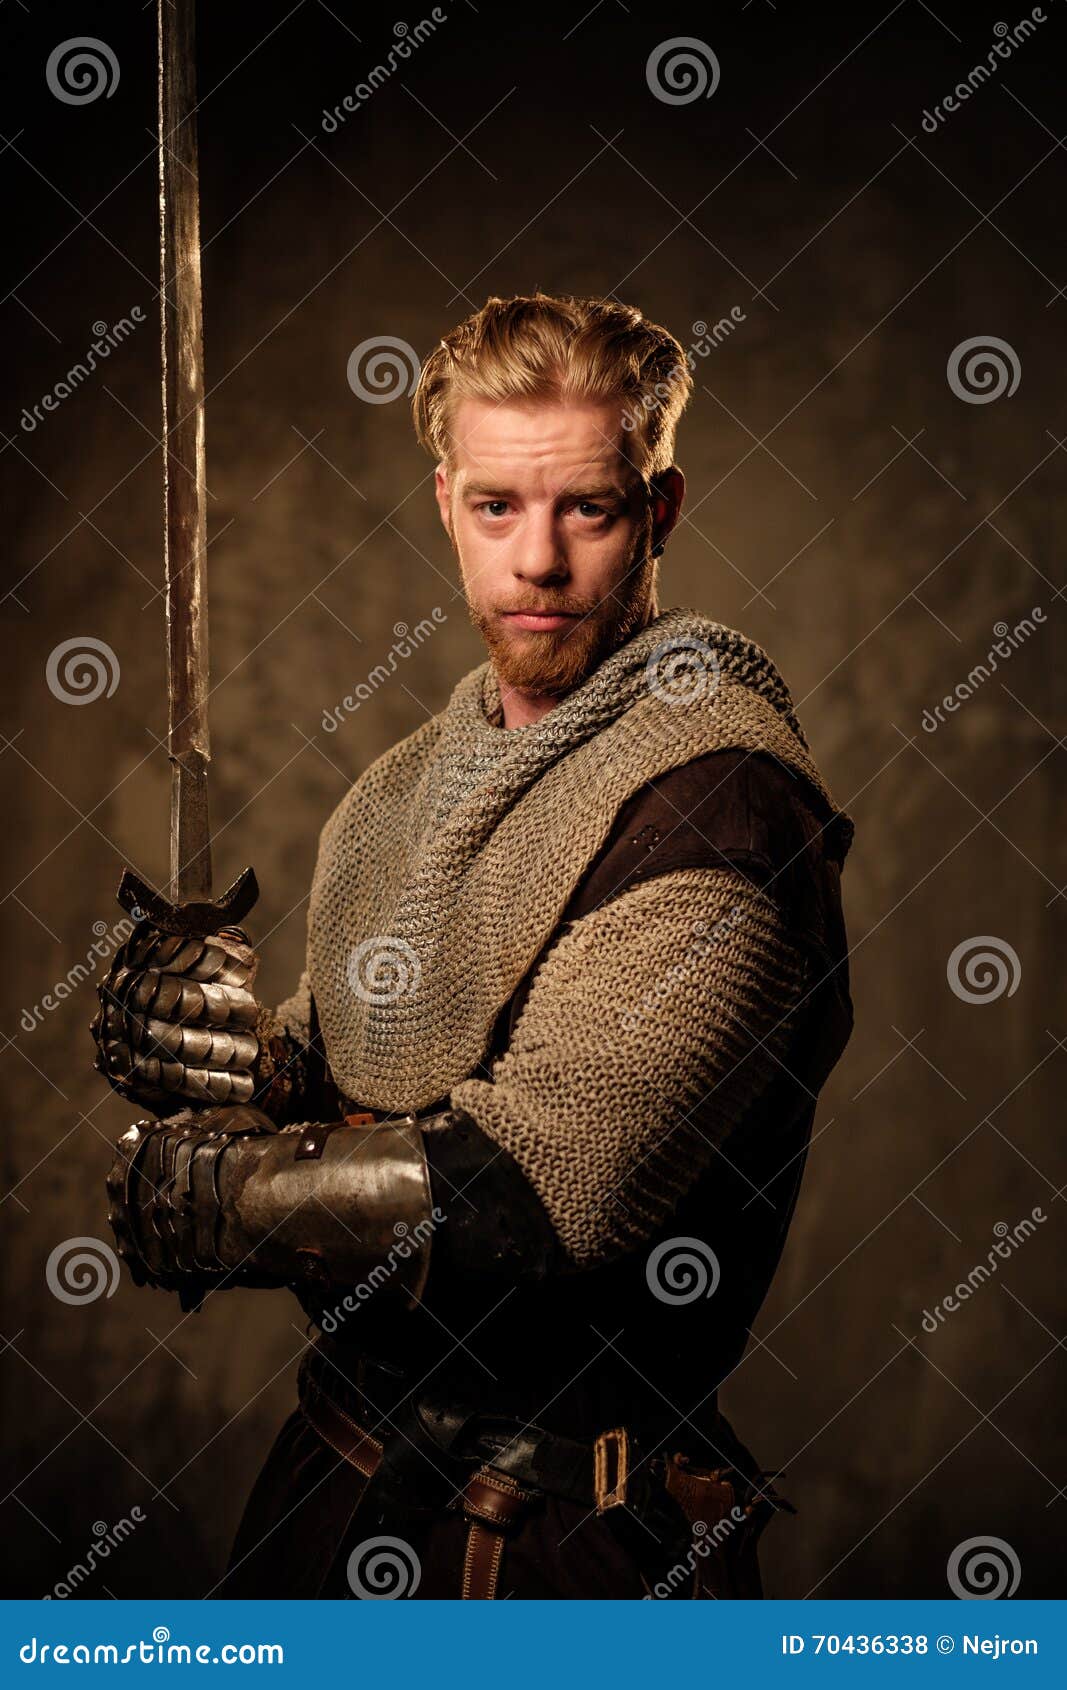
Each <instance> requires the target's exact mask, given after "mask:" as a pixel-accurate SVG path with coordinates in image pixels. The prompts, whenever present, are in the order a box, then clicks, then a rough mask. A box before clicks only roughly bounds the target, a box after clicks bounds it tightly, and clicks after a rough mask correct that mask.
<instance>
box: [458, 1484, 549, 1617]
mask: <svg viewBox="0 0 1067 1690" xmlns="http://www.w3.org/2000/svg"><path fill="white" fill-rule="evenodd" d="M536 1495H537V1492H536V1491H529V1490H524V1489H523V1487H522V1486H521V1485H517V1484H516V1483H515V1482H514V1480H513V1479H509V1478H508V1477H507V1475H506V1474H504V1473H497V1472H494V1471H493V1470H492V1468H489V1467H480V1468H479V1469H478V1471H477V1473H473V1474H472V1475H471V1477H470V1478H469V1479H468V1480H467V1483H466V1484H465V1485H464V1487H463V1496H462V1504H463V1513H464V1515H465V1517H466V1519H467V1521H468V1529H467V1550H466V1554H465V1555H464V1557H463V1589H462V1593H461V1594H462V1598H463V1600H464V1602H492V1601H493V1600H494V1599H495V1597H496V1587H497V1581H498V1579H499V1577H500V1563H501V1561H502V1560H503V1558H504V1541H505V1538H506V1536H507V1534H508V1532H509V1531H513V1530H514V1529H515V1528H516V1527H517V1526H519V1525H520V1524H521V1523H522V1521H523V1520H524V1519H525V1518H526V1515H527V1514H528V1513H529V1510H530V1504H531V1503H532V1502H533V1500H534V1498H535V1496H536Z"/></svg>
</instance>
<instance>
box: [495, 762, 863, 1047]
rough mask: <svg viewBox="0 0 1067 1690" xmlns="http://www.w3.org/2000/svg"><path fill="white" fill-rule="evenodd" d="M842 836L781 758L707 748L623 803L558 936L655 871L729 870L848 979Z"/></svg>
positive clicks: (503, 1032)
mask: <svg viewBox="0 0 1067 1690" xmlns="http://www.w3.org/2000/svg"><path fill="white" fill-rule="evenodd" d="M840 837H841V836H840V834H839V833H838V832H837V830H836V828H835V823H834V816H833V813H832V812H830V810H829V809H828V807H827V805H826V802H825V800H824V799H823V798H822V796H821V795H820V794H819V793H818V792H816V790H815V789H814V788H813V787H812V786H811V784H810V783H809V782H808V781H806V780H805V779H804V778H803V777H802V776H800V775H798V774H797V773H796V772H795V771H794V770H793V769H790V768H787V767H786V766H785V765H784V764H783V763H781V762H779V760H778V759H777V758H775V757H772V756H771V755H770V754H769V753H766V752H751V751H741V750H724V751H711V752H708V753H706V754H705V755H704V756H702V757H697V758H694V759H693V760H692V761H691V762H688V763H684V764H682V765H680V766H679V767H678V768H675V769H670V770H668V771H667V772H666V773H665V774H663V775H659V776H657V777H656V779H655V780H652V781H649V782H648V783H647V784H646V785H645V786H644V787H642V789H641V790H640V791H639V792H637V793H635V794H634V795H633V796H632V797H631V798H630V799H628V801H627V802H626V803H625V804H624V805H623V806H622V808H621V809H620V811H619V813H618V815H617V816H616V818H615V821H614V823H613V825H612V828H611V832H610V833H609V835H608V837H607V839H606V840H605V842H604V844H603V845H602V846H601V848H600V850H599V852H598V853H597V855H596V857H595V858H594V860H593V862H592V863H591V864H590V866H589V868H588V869H587V870H586V871H585V874H584V875H583V876H582V879H581V880H580V881H579V882H578V885H577V886H576V887H575V890H574V892H573V893H572V895H571V898H570V900H569V902H568V904H567V907H566V909H565V910H564V912H563V915H562V917H561V921H560V926H559V928H557V934H558V932H559V931H560V930H561V929H562V928H564V927H565V926H567V925H568V924H569V923H571V922H574V921H578V920H580V919H581V917H582V916H585V915H589V914H590V913H591V912H592V911H593V910H597V909H600V908H601V907H602V906H603V905H604V904H607V903H610V902H611V901H612V900H613V899H615V898H617V897H620V896H621V895H622V894H623V893H624V892H625V891H627V890H628V888H629V887H631V886H634V885H639V884H641V883H642V882H644V881H646V880H651V879H653V878H655V877H656V876H657V875H661V874H669V873H673V872H674V871H676V870H678V869H685V868H730V869H733V870H734V871H735V872H736V873H738V874H741V875H743V876H744V877H745V879H746V880H748V881H749V882H750V884H752V885H755V886H757V887H759V888H760V890H761V891H764V892H766V894H767V896H768V897H770V898H772V899H773V901H774V902H775V904H776V905H777V906H778V908H779V909H780V911H781V913H782V916H783V919H784V921H785V923H786V925H787V927H788V928H789V930H790V933H791V935H792V937H793V938H794V939H795V940H796V942H797V943H798V944H800V945H801V946H803V947H804V948H805V949H806V950H808V951H810V952H813V953H814V954H815V955H816V956H817V957H819V958H821V959H822V960H823V962H824V963H825V964H829V965H832V966H834V967H838V966H840V967H841V968H842V969H843V972H842V974H841V978H842V980H843V981H847V962H844V961H843V960H842V959H844V957H845V953H846V943H845V933H844V923H843V918H842V915H841V895H840V875H839V869H840V861H839V853H840V850H841V846H840ZM555 936H556V935H553V940H554V938H555ZM551 942H552V941H550V943H551ZM543 954H544V953H542V955H543ZM540 960H541V959H540V958H538V964H539V963H540ZM538 964H535V965H534V967H533V968H532V969H531V970H530V972H529V973H528V974H527V975H526V978H525V979H524V980H523V981H522V983H521V984H520V986H519V988H518V989H517V991H516V992H515V994H514V995H513V997H512V998H511V1001H510V1003H509V1004H508V1005H507V1006H506V1007H505V1009H504V1011H503V1012H502V1014H501V1016H500V1019H499V1020H498V1023H497V1028H496V1030H495V1034H494V1039H493V1050H494V1053H499V1052H500V1051H501V1050H503V1049H506V1047H507V1043H508V1042H509V1040H510V1036H511V1032H512V1030H513V1029H514V1026H515V1023H516V1020H517V1019H518V1016H519V1014H520V1013H521V1011H522V1006H523V1004H524V1003H525V1001H526V996H527V994H528V992H529V989H530V986H531V984H532V982H533V977H534V975H535V974H536V972H537V966H538ZM845 990H846V991H847V983H846V985H845Z"/></svg>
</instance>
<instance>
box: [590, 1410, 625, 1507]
mask: <svg viewBox="0 0 1067 1690" xmlns="http://www.w3.org/2000/svg"><path fill="white" fill-rule="evenodd" d="M629 1479H630V1434H629V1433H628V1432H627V1430H626V1427H625V1426H614V1427H612V1429H611V1431H609V1432H601V1433H600V1435H599V1436H598V1438H597V1440H596V1443H595V1444H594V1445H593V1488H594V1491H595V1494H596V1511H597V1513H598V1514H605V1513H606V1512H607V1510H608V1509H609V1508H621V1507H624V1506H625V1504H626V1492H627V1487H628V1484H629Z"/></svg>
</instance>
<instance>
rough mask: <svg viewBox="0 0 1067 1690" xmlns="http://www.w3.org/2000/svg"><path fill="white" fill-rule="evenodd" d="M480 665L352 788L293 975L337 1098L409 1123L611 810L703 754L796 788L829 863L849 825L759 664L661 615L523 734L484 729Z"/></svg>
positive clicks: (559, 898)
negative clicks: (303, 969) (788, 773)
mask: <svg viewBox="0 0 1067 1690" xmlns="http://www.w3.org/2000/svg"><path fill="white" fill-rule="evenodd" d="M498 707H499V691H498V688H497V685H496V681H495V677H494V674H493V671H492V667H491V665H490V664H489V663H488V662H486V663H483V664H482V665H480V666H479V667H478V668H476V669H474V670H472V671H471V672H470V673H469V674H467V675H465V676H464V677H463V679H462V680H461V681H460V682H459V683H458V684H457V686H456V687H455V689H454V691H453V693H452V696H451V698H450V700H449V702H448V704H447V705H446V707H445V708H444V710H442V711H441V712H440V713H439V714H438V715H436V716H434V717H432V718H431V719H430V720H429V721H427V722H425V723H424V724H423V726H422V727H421V728H418V729H417V730H416V731H415V732H414V733H413V734H411V735H409V737H408V738H407V739H404V740H402V741H401V742H400V743H399V744H398V745H396V746H394V747H393V748H392V750H390V751H388V752H386V753H385V755H384V756H382V757H380V758H379V759H378V760H377V761H376V762H375V763H373V764H371V766H370V767H369V768H368V769H367V770H366V771H365V773H364V774H363V775H362V776H361V777H360V779H359V780H357V781H356V783H355V785H354V786H353V787H352V788H351V789H350V791H349V792H348V793H347V795H346V796H345V798H344V799H343V800H342V801H341V803H340V805H339V806H338V808H337V810H336V811H335V812H334V814H333V816H332V817H331V818H330V820H329V822H328V823H327V825H326V827H325V828H324V830H323V834H322V839H321V842H320V848H319V858H318V863H317V866H316V870H315V877H314V880H313V883H312V891H311V902H310V909H309V925H308V968H309V973H310V979H311V988H312V991H313V992H314V995H315V1000H316V1004H317V1007H318V1013H319V1018H320V1022H321V1025H322V1029H323V1033H324V1036H325V1041H326V1048H327V1052H328V1055H329V1059H330V1064H331V1068H332V1070H333V1074H334V1077H335V1079H336V1080H337V1083H338V1085H339V1086H340V1087H341V1089H342V1091H343V1092H344V1093H345V1094H346V1096H347V1097H348V1098H349V1099H351V1100H352V1101H354V1102H359V1103H362V1104H365V1105H366V1106H367V1107H369V1108H373V1109H377V1110H394V1111H399V1112H405V1111H409V1110H410V1111H416V1110H422V1109H426V1108H428V1107H429V1106H430V1105H431V1104H435V1103H437V1102H439V1101H441V1100H443V1099H444V1098H446V1097H447V1095H448V1093H449V1091H450V1090H451V1088H452V1087H453V1086H454V1085H456V1084H458V1083H459V1081H460V1080H463V1079H465V1078H467V1077H468V1076H469V1075H470V1074H471V1073H473V1072H474V1071H475V1070H476V1069H477V1067H478V1064H479V1063H480V1061H481V1059H482V1057H483V1056H484V1054H485V1052H486V1049H487V1048H488V1044H489V1040H490V1037H491V1034H492V1030H493V1026H494V1024H495V1021H496V1018H497V1016H498V1014H499V1013H500V1011H501V1009H502V1008H503V1007H504V1005H505V1004H506V1003H507V1002H508V1000H509V998H510V997H511V994H512V993H513V991H514V990H515V989H516V987H517V986H518V985H519V983H520V981H521V980H522V979H523V977H524V976H525V974H526V972H527V970H528V969H529V968H530V967H531V966H532V964H533V963H534V961H535V960H536V958H537V956H538V955H539V954H540V952H541V950H542V949H543V947H544V945H545V944H546V943H547V941H548V940H549V939H550V938H551V936H552V934H553V933H554V931H555V929H556V927H557V925H558V922H559V919H560V917H561V915H562V912H563V910H564V908H565V906H566V904H567V901H568V899H569V897H570V894H571V892H572V891H573V890H574V887H575V886H576V885H577V883H578V881H579V880H580V878H581V876H582V873H583V872H584V870H585V869H586V867H587V866H588V865H589V863H590V862H591V861H592V859H593V857H594V856H595V855H596V852H597V850H598V849H599V847H600V845H601V844H602V843H603V842H604V840H605V839H606V837H607V835H608V833H609V831H610V829H611V825H612V822H613V821H614V818H615V816H616V814H617V813H618V811H619V809H620V808H621V806H622V805H623V804H624V803H625V802H626V800H627V799H628V798H629V797H630V796H631V795H632V794H633V793H634V792H636V791H637V790H638V789H639V788H640V787H641V786H642V785H644V784H645V783H646V782H647V781H649V780H651V779H653V778H654V777H655V776H656V775H658V774H662V773H664V772H665V771H666V770H668V769H671V768H675V767H677V766H678V765H680V764H682V763H686V762H689V761H691V760H692V759H693V758H695V757H699V756H701V755H703V754H704V753H706V752H708V751H713V750H717V749H728V748H729V749H734V748H741V749H746V748H747V749H751V750H762V751H767V752H770V753H771V754H772V755H774V756H776V757H778V758H779V759H780V760H781V761H783V762H784V763H786V764H787V765H789V766H790V767H791V768H793V769H794V770H796V771H797V772H798V773H799V774H801V775H803V776H805V777H806V779H807V780H808V781H809V782H810V784H811V786H812V788H813V789H814V792H815V794H816V798H817V800H821V803H822V804H823V806H824V807H825V818H824V819H825V821H826V823H827V825H828V826H829V827H832V828H833V829H834V830H835V831H836V833H837V848H838V852H839V854H840V855H841V856H843V855H844V853H845V851H846V850H847V848H848V844H849V841H850V839H851V831H852V827H851V822H850V821H849V819H848V818H847V816H845V815H844V814H843V812H840V811H837V810H836V809H835V807H834V805H833V802H832V800H831V798H830V795H829V793H828V791H827V790H826V788H825V786H824V785H823V783H822V780H821V777H820V775H819V773H818V770H817V769H816V767H815V765H814V763H813V762H812V759H811V756H810V753H809V750H808V745H807V741H806V739H805V737H804V734H803V731H802V729H801V727H800V724H799V722H798V720H797V717H796V714H795V712H794V710H793V705H792V700H791V698H790V695H789V691H788V689H787V687H786V685H785V682H784V681H783V680H782V677H781V676H780V675H779V673H778V671H777V669H776V668H775V666H774V664H773V663H772V662H771V660H770V658H769V657H768V656H767V655H766V653H765V652H763V651H762V650H761V649H760V648H759V646H757V645H755V644H753V642H752V641H750V640H748V639H746V638H745V637H744V636H743V635H742V634H739V633H738V632H736V631H735V630H734V629H731V628H727V627H724V626H723V625H722V624H721V623H718V622H714V621H712V620H711V619H710V618H708V617H706V616H704V615H702V614H701V613H699V612H697V611H691V610H684V609H671V610H666V611H664V612H662V614H660V615H659V616H657V617H656V618H655V619H654V620H653V621H652V622H650V623H649V624H648V625H647V626H646V627H645V628H643V629H642V630H641V631H640V632H639V633H637V634H635V635H634V636H633V637H632V638H631V639H630V640H628V641H627V642H626V643H625V644H624V645H622V646H620V647H618V649H617V650H615V651H614V652H612V653H610V654H609V656H608V657H606V658H605V659H604V660H603V661H602V662H601V663H600V664H599V665H598V667H597V668H596V669H595V670H594V671H593V672H592V673H591V674H590V675H589V676H588V677H587V678H586V680H585V681H584V682H583V683H582V684H581V685H580V686H579V687H576V688H575V690H574V691H573V692H571V693H569V694H567V695H566V696H565V697H564V698H563V699H561V700H560V702H559V703H557V704H556V705H555V706H554V707H553V709H552V710H551V711H549V713H548V714H547V715H546V716H544V717H542V718H541V720H540V721H538V722H535V723H532V724H530V725H529V726H525V727H519V728H503V727H500V726H498V725H496V723H495V722H494V721H493V720H491V719H490V718H491V717H492V716H493V715H494V714H497V713H498Z"/></svg>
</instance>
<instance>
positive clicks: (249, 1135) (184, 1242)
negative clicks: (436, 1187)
mask: <svg viewBox="0 0 1067 1690" xmlns="http://www.w3.org/2000/svg"><path fill="white" fill-rule="evenodd" d="M116 1151H117V1154H116V1157H115V1161H114V1163H113V1165H112V1168H111V1172H110V1175H109V1177H108V1181H107V1189H108V1197H109V1200H110V1208H109V1214H108V1219H109V1221H110V1223H111V1226H112V1229H113V1231H114V1233H115V1237H116V1240H117V1243H118V1250H119V1254H120V1256H121V1257H122V1259H123V1260H124V1261H125V1262H126V1264H127V1266H128V1267H129V1269H130V1273H131V1275H132V1277H133V1279H134V1281H135V1283H136V1284H139V1285H143V1284H150V1285H155V1286H158V1287H160V1288H161V1289H163V1290H169V1291H179V1292H180V1293H181V1296H182V1305H183V1307H186V1308H189V1307H197V1306H199V1303H200V1302H201V1301H202V1299H203V1297H204V1295H205V1294H206V1292H208V1291H210V1290H212V1289H215V1288H220V1289H221V1288H224V1287H231V1286H241V1285H244V1286H261V1287H270V1286H282V1285H287V1286H290V1287H291V1288H293V1289H294V1290H309V1289H313V1290H329V1289H332V1288H334V1287H337V1286H351V1285H357V1284H361V1283H363V1282H365V1281H366V1282H369V1284H370V1286H371V1288H372V1290H374V1291H376V1292H377V1291H384V1292H385V1293H386V1294H387V1295H389V1296H395V1297H396V1298H397V1300H398V1301H399V1303H400V1304H401V1305H402V1306H403V1305H404V1304H406V1303H410V1302H411V1301H412V1300H417V1299H418V1298H419V1296H420V1295H421V1293H422V1290H423V1287H424V1285H425V1282H426V1276H427V1272H428V1268H429V1251H430V1239H431V1236H432V1234H433V1230H434V1226H435V1223H436V1220H437V1218H438V1211H436V1210H435V1209H434V1207H433V1201H432V1197H431V1191H430V1180H429V1174H428V1170H427V1166H426V1155H425V1150H424V1146H423V1139H422V1133H421V1132H420V1130H419V1126H418V1125H417V1124H416V1123H415V1121H414V1119H413V1118H411V1117H409V1118H407V1119H404V1120H399V1121H396V1122H387V1123H380V1124H378V1125H375V1126H366V1125H354V1124H349V1123H348V1122H336V1123H333V1122H329V1123H319V1122H312V1123H306V1124H304V1125H303V1126H300V1127H289V1128H286V1129H285V1130H284V1131H278V1129H277V1128H276V1127H275V1125H274V1123H273V1122H272V1121H271V1120H270V1118H269V1117H268V1116H266V1115H265V1114H263V1112H262V1111H261V1110H259V1109H255V1108H252V1107H250V1106H237V1107H233V1108H228V1109H212V1110H208V1111H205V1112H200V1113H194V1112H193V1111H191V1110H190V1111H186V1112H185V1113H183V1114H181V1115H176V1116H172V1117H171V1118H170V1119H169V1120H165V1121H140V1122H137V1123H136V1124H135V1125H134V1126H131V1127H130V1128H129V1129H128V1130H127V1132H125V1133H124V1134H123V1135H122V1137H121V1138H120V1139H119V1140H118V1143H117V1146H116Z"/></svg>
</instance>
